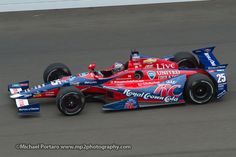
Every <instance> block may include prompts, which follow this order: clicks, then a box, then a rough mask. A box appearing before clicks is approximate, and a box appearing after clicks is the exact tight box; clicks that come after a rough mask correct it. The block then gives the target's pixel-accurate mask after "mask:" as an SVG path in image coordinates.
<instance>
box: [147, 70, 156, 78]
mask: <svg viewBox="0 0 236 157" xmlns="http://www.w3.org/2000/svg"><path fill="white" fill-rule="evenodd" d="M147 74H148V77H149V79H151V80H153V79H154V78H155V77H156V72H155V71H148V72H147Z"/></svg>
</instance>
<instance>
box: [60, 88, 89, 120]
mask: <svg viewBox="0 0 236 157" xmlns="http://www.w3.org/2000/svg"><path fill="white" fill-rule="evenodd" d="M56 103H57V107H58V109H59V111H60V112H61V113H63V114H64V115H67V116H74V115H77V114H79V113H80V112H81V111H82V110H83V108H84V105H85V97H84V95H83V93H82V92H81V91H80V90H79V89H77V88H76V87H73V86H70V87H63V88H61V89H60V91H59V93H58V94H57V97H56Z"/></svg>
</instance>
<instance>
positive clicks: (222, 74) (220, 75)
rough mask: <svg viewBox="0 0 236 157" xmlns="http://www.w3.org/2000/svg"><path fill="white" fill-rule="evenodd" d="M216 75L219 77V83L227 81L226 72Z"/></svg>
mask: <svg viewBox="0 0 236 157" xmlns="http://www.w3.org/2000/svg"><path fill="white" fill-rule="evenodd" d="M216 77H217V78H218V80H217V82H218V83H224V82H226V76H225V74H224V73H221V74H217V75H216Z"/></svg>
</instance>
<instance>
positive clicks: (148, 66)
mask: <svg viewBox="0 0 236 157" xmlns="http://www.w3.org/2000/svg"><path fill="white" fill-rule="evenodd" d="M144 68H145V69H151V68H153V65H152V64H151V65H146V66H145V67H144Z"/></svg>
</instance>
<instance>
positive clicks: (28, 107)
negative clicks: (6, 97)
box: [8, 81, 40, 114]
mask: <svg viewBox="0 0 236 157" xmlns="http://www.w3.org/2000/svg"><path fill="white" fill-rule="evenodd" d="M28 88H29V81H23V82H18V83H13V84H10V85H8V91H9V92H10V93H11V95H15V94H17V93H19V92H21V91H23V90H26V89H28ZM10 97H11V96H10ZM11 98H12V97H11ZM13 99H14V98H13ZM15 102H16V107H17V110H18V113H20V114H29V113H37V112H39V111H40V104H39V103H33V104H29V100H28V99H25V98H22V99H18V98H17V99H15Z"/></svg>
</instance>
